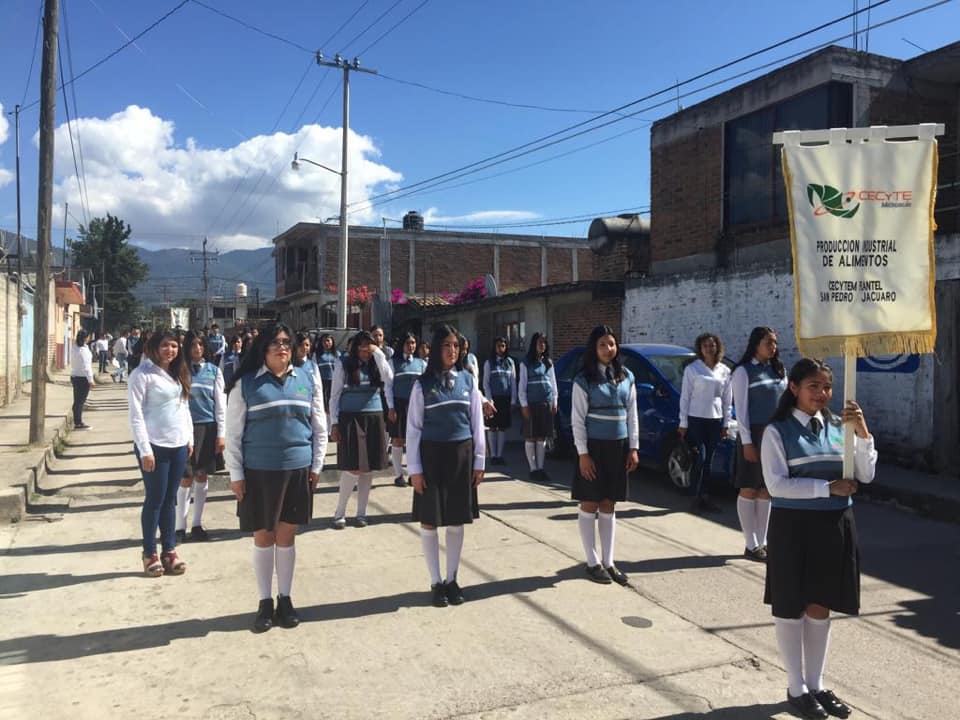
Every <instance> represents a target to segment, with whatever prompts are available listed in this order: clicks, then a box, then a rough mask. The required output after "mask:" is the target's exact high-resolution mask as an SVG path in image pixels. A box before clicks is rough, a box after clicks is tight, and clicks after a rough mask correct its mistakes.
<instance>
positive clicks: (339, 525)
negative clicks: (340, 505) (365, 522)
mask: <svg viewBox="0 0 960 720" xmlns="http://www.w3.org/2000/svg"><path fill="white" fill-rule="evenodd" d="M346 526H347V519H346V518H342V517H338V518H334V519H333V529H334V530H343V529H344V528H345V527H346Z"/></svg>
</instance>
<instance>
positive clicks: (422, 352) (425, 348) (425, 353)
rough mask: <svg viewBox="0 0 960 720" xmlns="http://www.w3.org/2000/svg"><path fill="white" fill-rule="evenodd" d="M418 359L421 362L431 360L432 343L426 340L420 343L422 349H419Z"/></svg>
mask: <svg viewBox="0 0 960 720" xmlns="http://www.w3.org/2000/svg"><path fill="white" fill-rule="evenodd" d="M417 357H418V358H420V359H421V360H429V359H430V343H429V342H427V341H426V340H424V341H423V342H421V343H420V347H418V348H417Z"/></svg>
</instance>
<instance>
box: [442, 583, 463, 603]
mask: <svg viewBox="0 0 960 720" xmlns="http://www.w3.org/2000/svg"><path fill="white" fill-rule="evenodd" d="M446 588H447V602H448V603H450V604H451V605H463V600H464V597H463V590H461V589H460V586H459V585H457V581H456V580H451V581H450V582H448V583H446Z"/></svg>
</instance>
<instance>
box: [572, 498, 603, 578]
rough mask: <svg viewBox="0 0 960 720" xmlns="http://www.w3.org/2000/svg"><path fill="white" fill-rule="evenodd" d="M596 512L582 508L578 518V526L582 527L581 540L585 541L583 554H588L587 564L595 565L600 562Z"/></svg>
mask: <svg viewBox="0 0 960 720" xmlns="http://www.w3.org/2000/svg"><path fill="white" fill-rule="evenodd" d="M595 523H596V518H595V513H592V512H584V511H583V510H581V511H580V512H579V516H578V518H577V526H578V527H579V528H580V540H581V542H583V554H584V555H586V558H587V565H589V566H590V567H593V566H594V565H596V564H597V563H599V562H600V558H599V557H598V556H597V535H596V528H595V527H594V525H595Z"/></svg>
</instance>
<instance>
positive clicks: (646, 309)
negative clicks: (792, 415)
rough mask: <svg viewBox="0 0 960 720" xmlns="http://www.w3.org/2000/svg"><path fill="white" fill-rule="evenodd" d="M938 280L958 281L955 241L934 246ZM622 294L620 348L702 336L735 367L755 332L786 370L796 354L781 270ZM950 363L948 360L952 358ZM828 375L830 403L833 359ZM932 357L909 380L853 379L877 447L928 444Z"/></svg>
mask: <svg viewBox="0 0 960 720" xmlns="http://www.w3.org/2000/svg"><path fill="white" fill-rule="evenodd" d="M937 278H938V279H954V278H960V237H958V236H951V237H942V238H938V242H937ZM640 282H641V284H640V285H638V286H636V287H630V288H628V289H627V291H626V299H625V301H624V308H623V341H624V342H627V343H630V342H666V343H677V344H680V345H687V346H692V345H693V341H694V338H696V337H697V335H699V334H700V333H702V332H707V331H710V332H715V333H716V334H718V335H719V336H720V337H721V338H722V339H723V342H724V345H725V346H726V354H727V356H728V357H729V358H731V359H733V360H734V361H736V360H738V359H739V358H740V355H741V354H742V353H743V351H744V350H745V348H746V344H747V338H748V337H749V335H750V331H751V330H752V329H753V328H754V327H755V326H757V325H769V326H771V327H773V328H774V329H776V330H777V331H778V334H779V340H780V355H781V357H782V358H783V361H784V365H786V366H787V368H788V370H789V368H790V367H791V366H792V365H793V363H794V362H796V361H797V360H798V359H799V358H800V355H799V353H798V352H797V341H796V335H795V329H794V301H793V275H792V273H791V271H790V269H789V266H788V265H787V264H786V263H783V264H781V265H780V266H778V267H775V268H749V269H738V270H731V271H722V270H714V271H709V272H701V273H690V274H686V275H673V276H664V277H652V278H645V279H644V280H642V281H640ZM951 361H954V360H953V359H951ZM827 362H829V363H830V364H831V365H832V367H833V368H834V372H835V377H834V382H835V385H834V402H833V406H834V408H835V409H838V408H839V407H840V406H841V404H842V399H843V372H842V367H843V364H842V360H841V359H840V358H828V359H827ZM935 362H937V359H936V358H935V357H934V356H933V355H923V356H921V358H920V369H919V370H918V371H917V372H916V373H895V374H886V373H884V374H881V373H862V372H861V373H858V374H857V385H858V387H857V397H858V400H859V401H860V402H861V403H862V404H863V406H864V409H865V410H866V411H867V413H868V418H869V421H870V424H871V429H873V430H875V431H876V432H877V434H878V436H880V438H881V441H882V443H884V444H887V445H892V446H897V447H899V448H903V449H911V450H927V449H929V448H930V447H931V446H932V444H933V437H934V424H933V398H934V381H933V377H934V363H935Z"/></svg>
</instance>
